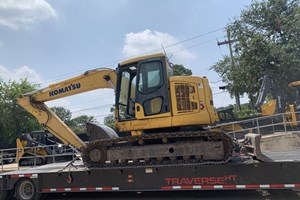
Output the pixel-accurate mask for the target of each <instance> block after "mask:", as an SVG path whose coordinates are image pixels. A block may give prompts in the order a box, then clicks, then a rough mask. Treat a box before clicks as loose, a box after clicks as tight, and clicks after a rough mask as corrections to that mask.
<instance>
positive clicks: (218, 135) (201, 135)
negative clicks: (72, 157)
mask: <svg viewBox="0 0 300 200" xmlns="http://www.w3.org/2000/svg"><path fill="white" fill-rule="evenodd" d="M163 138H166V139H169V140H172V141H174V140H180V139H206V140H208V141H220V140H222V141H223V144H224V151H225V156H224V159H223V160H220V161H205V162H203V164H223V163H226V162H227V161H228V160H229V158H230V156H231V154H232V151H233V146H234V145H233V141H232V138H231V137H229V136H228V135H227V134H225V133H223V132H218V131H189V132H174V133H156V134H148V135H143V136H129V137H120V138H115V139H105V140H96V141H92V142H90V143H88V145H87V146H86V147H85V148H84V149H82V160H83V162H84V164H85V165H86V166H88V167H118V166H122V167H126V166H128V167H129V166H133V165H134V166H139V165H149V164H150V165H152V164H167V165H170V164H183V163H191V164H193V163H195V162H197V161H195V160H175V161H170V160H167V161H158V160H154V161H153V160H152V161H149V162H143V163H141V162H135V163H94V162H92V161H91V160H90V159H89V152H90V151H91V150H92V149H94V148H99V149H101V148H102V149H103V148H104V149H110V148H122V147H121V146H120V145H121V144H124V143H128V144H132V145H133V146H138V141H139V140H142V141H144V142H145V144H144V145H147V142H149V141H150V142H151V141H153V140H162V139H163ZM149 145H151V144H149ZM198 162H199V161H198Z"/></svg>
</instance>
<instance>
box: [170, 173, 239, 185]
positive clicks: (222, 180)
mask: <svg viewBox="0 0 300 200" xmlns="http://www.w3.org/2000/svg"><path fill="white" fill-rule="evenodd" d="M236 179H237V175H227V176H218V177H192V178H187V177H185V178H165V181H166V182H167V185H224V184H230V183H232V182H235V181H236Z"/></svg>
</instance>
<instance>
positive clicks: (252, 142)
mask: <svg viewBox="0 0 300 200" xmlns="http://www.w3.org/2000/svg"><path fill="white" fill-rule="evenodd" d="M260 141H261V135H260V134H254V133H248V134H246V135H245V140H244V141H243V146H242V148H243V149H244V150H246V154H247V155H249V156H252V157H253V158H255V159H256V160H259V161H263V162H271V161H273V160H272V159H270V158H269V157H267V156H265V155H264V154H263V153H262V152H261V149H260Z"/></svg>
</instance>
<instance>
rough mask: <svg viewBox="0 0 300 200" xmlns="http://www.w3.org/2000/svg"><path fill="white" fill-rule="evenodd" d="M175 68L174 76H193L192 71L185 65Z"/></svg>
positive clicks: (175, 66)
mask: <svg viewBox="0 0 300 200" xmlns="http://www.w3.org/2000/svg"><path fill="white" fill-rule="evenodd" d="M172 68H173V76H191V75H192V74H193V73H192V70H190V69H188V68H185V67H184V66H183V65H178V64H174V65H173V66H172Z"/></svg>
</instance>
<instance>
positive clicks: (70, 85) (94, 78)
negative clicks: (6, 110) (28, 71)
mask: <svg viewBox="0 0 300 200" xmlns="http://www.w3.org/2000/svg"><path fill="white" fill-rule="evenodd" d="M116 77H117V76H116V72H115V70H113V69H95V70H90V71H87V72H85V73H84V74H82V75H80V76H77V77H74V78H70V79H67V80H64V81H61V82H59V83H55V84H51V85H49V86H48V87H46V88H43V89H40V90H36V91H33V92H30V93H27V94H23V95H22V96H21V97H19V99H18V104H19V105H20V106H22V107H23V108H24V109H25V110H27V111H28V112H29V113H31V114H32V115H34V116H35V118H36V119H37V120H38V121H39V123H40V124H42V125H43V126H45V127H46V128H47V129H48V130H49V131H50V132H51V133H52V134H53V135H54V136H56V137H57V138H58V139H60V140H61V141H62V142H63V143H64V144H66V145H70V146H73V147H75V148H77V149H81V148H82V147H85V143H84V142H83V141H82V140H81V139H80V138H79V137H78V136H77V135H76V134H75V133H74V132H73V131H72V130H71V129H70V128H69V127H68V126H67V125H66V124H65V123H64V122H63V121H62V120H61V119H60V118H59V117H58V116H57V115H56V114H55V113H54V112H53V111H52V110H51V109H50V108H49V107H48V106H47V105H46V104H45V102H47V101H51V100H55V99H59V98H64V97H68V96H71V95H75V94H80V93H83V92H87V91H91V90H95V89H102V88H112V89H115V86H116Z"/></svg>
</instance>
